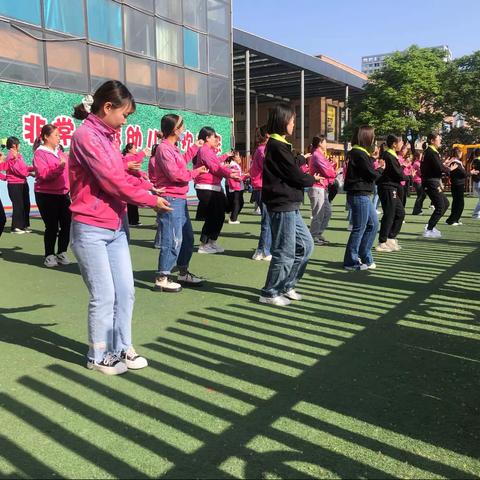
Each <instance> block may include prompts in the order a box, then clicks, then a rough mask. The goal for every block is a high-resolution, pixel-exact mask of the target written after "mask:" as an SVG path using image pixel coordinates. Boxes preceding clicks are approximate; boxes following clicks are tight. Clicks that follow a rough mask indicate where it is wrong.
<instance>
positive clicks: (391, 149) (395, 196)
mask: <svg viewBox="0 0 480 480" xmlns="http://www.w3.org/2000/svg"><path fill="white" fill-rule="evenodd" d="M402 145H403V140H402V137H400V136H398V135H389V136H388V137H387V148H386V149H385V151H384V152H383V155H382V159H383V160H384V162H385V169H384V171H383V173H382V175H381V176H380V178H379V179H378V180H377V185H378V195H379V197H380V201H381V202H382V210H383V216H382V221H381V224H380V234H379V237H378V245H377V247H376V250H377V252H393V251H398V250H400V249H401V247H400V245H398V241H397V236H398V234H399V233H400V230H401V228H402V224H403V219H404V218H405V207H404V206H403V202H402V199H401V198H400V195H399V189H400V182H402V181H404V179H405V176H404V173H403V166H402V165H400V162H399V159H398V155H397V152H398V151H399V150H400V149H401V148H402Z"/></svg>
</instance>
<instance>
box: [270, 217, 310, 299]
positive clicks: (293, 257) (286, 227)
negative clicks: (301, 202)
mask: <svg viewBox="0 0 480 480" xmlns="http://www.w3.org/2000/svg"><path fill="white" fill-rule="evenodd" d="M269 216H270V221H271V227H272V261H271V263H270V268H269V269H268V275H267V280H266V283H265V286H264V287H263V289H262V296H264V297H269V298H272V297H277V296H279V295H283V294H284V293H286V292H288V291H289V290H291V289H293V288H295V285H296V284H297V282H298V281H299V280H300V279H301V278H302V276H303V274H304V273H305V269H306V268H307V263H308V260H309V258H310V256H311V255H312V253H313V248H314V246H313V238H312V235H311V234H310V231H309V230H308V227H307V226H306V225H305V222H304V221H303V218H302V216H301V215H300V212H299V211H298V210H296V211H294V212H269Z"/></svg>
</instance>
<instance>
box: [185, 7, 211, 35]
mask: <svg viewBox="0 0 480 480" xmlns="http://www.w3.org/2000/svg"><path fill="white" fill-rule="evenodd" d="M205 2H206V0H183V23H185V25H190V26H191V27H195V28H197V29H198V30H201V31H202V32H206V31H207V8H206V4H205Z"/></svg>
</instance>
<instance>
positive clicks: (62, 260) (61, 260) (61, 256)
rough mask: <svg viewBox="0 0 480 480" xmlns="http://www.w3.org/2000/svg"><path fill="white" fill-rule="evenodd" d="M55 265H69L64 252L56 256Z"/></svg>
mask: <svg viewBox="0 0 480 480" xmlns="http://www.w3.org/2000/svg"><path fill="white" fill-rule="evenodd" d="M57 263H58V264H59V265H70V263H71V262H70V260H69V259H68V257H67V254H66V252H63V253H59V254H58V255H57Z"/></svg>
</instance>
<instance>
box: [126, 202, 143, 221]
mask: <svg viewBox="0 0 480 480" xmlns="http://www.w3.org/2000/svg"><path fill="white" fill-rule="evenodd" d="M127 213H128V224H129V225H138V224H139V223H140V215H139V213H138V207H137V205H130V204H128V205H127Z"/></svg>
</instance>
